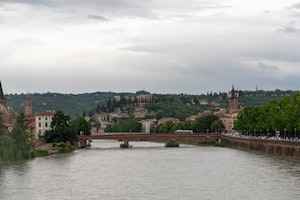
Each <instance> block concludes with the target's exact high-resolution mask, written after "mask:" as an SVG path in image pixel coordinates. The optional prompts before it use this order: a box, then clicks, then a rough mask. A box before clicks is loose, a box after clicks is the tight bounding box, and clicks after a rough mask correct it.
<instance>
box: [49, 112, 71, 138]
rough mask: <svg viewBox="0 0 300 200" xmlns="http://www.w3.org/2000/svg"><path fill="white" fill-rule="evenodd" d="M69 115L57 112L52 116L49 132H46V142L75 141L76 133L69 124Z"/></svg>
mask: <svg viewBox="0 0 300 200" xmlns="http://www.w3.org/2000/svg"><path fill="white" fill-rule="evenodd" d="M70 120H71V118H70V116H69V115H65V114H64V113H63V112H62V111H60V110H58V111H57V112H56V113H55V115H54V116H53V119H52V122H51V130H49V131H46V133H45V139H46V141H47V142H67V141H69V142H73V141H74V140H76V139H77V136H76V132H75V131H74V130H73V129H72V127H71V126H70V124H69V121H70Z"/></svg>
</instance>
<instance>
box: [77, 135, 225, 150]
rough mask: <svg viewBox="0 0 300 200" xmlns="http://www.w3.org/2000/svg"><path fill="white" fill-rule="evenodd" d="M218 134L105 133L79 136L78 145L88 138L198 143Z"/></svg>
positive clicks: (215, 138)
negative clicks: (173, 140)
mask: <svg viewBox="0 0 300 200" xmlns="http://www.w3.org/2000/svg"><path fill="white" fill-rule="evenodd" d="M220 138H221V135H220V134H199V133H196V134H174V133H173V134H141V133H107V134H99V135H90V136H85V135H84V136H79V141H80V145H79V147H82V146H85V143H86V141H89V140H105V139H108V140H118V141H154V142H167V141H169V140H172V139H175V140H177V141H178V142H180V143H187V144H199V142H203V141H205V140H207V139H213V140H217V141H218V140H219V139H220Z"/></svg>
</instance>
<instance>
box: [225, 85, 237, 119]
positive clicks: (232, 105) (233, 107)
mask: <svg viewBox="0 0 300 200" xmlns="http://www.w3.org/2000/svg"><path fill="white" fill-rule="evenodd" d="M227 97H228V100H229V108H228V112H229V114H232V113H235V112H239V100H238V98H239V95H238V93H237V92H236V91H235V90H234V86H232V89H231V91H230V92H229V93H228V96H227Z"/></svg>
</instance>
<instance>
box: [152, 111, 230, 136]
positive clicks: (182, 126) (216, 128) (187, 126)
mask: <svg viewBox="0 0 300 200" xmlns="http://www.w3.org/2000/svg"><path fill="white" fill-rule="evenodd" d="M224 128H225V127H224V124H223V122H222V121H221V120H220V119H219V118H218V117H217V116H215V115H207V116H204V117H200V118H197V119H195V121H188V120H185V121H180V122H173V121H167V122H166V123H162V124H159V125H157V126H153V127H152V128H151V133H175V131H176V130H193V132H194V133H211V132H222V131H223V130H224Z"/></svg>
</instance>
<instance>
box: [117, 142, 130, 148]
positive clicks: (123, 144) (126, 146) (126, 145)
mask: <svg viewBox="0 0 300 200" xmlns="http://www.w3.org/2000/svg"><path fill="white" fill-rule="evenodd" d="M129 147H131V146H130V145H129V142H128V141H124V142H123V143H121V144H120V148H122V149H126V148H129Z"/></svg>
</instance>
